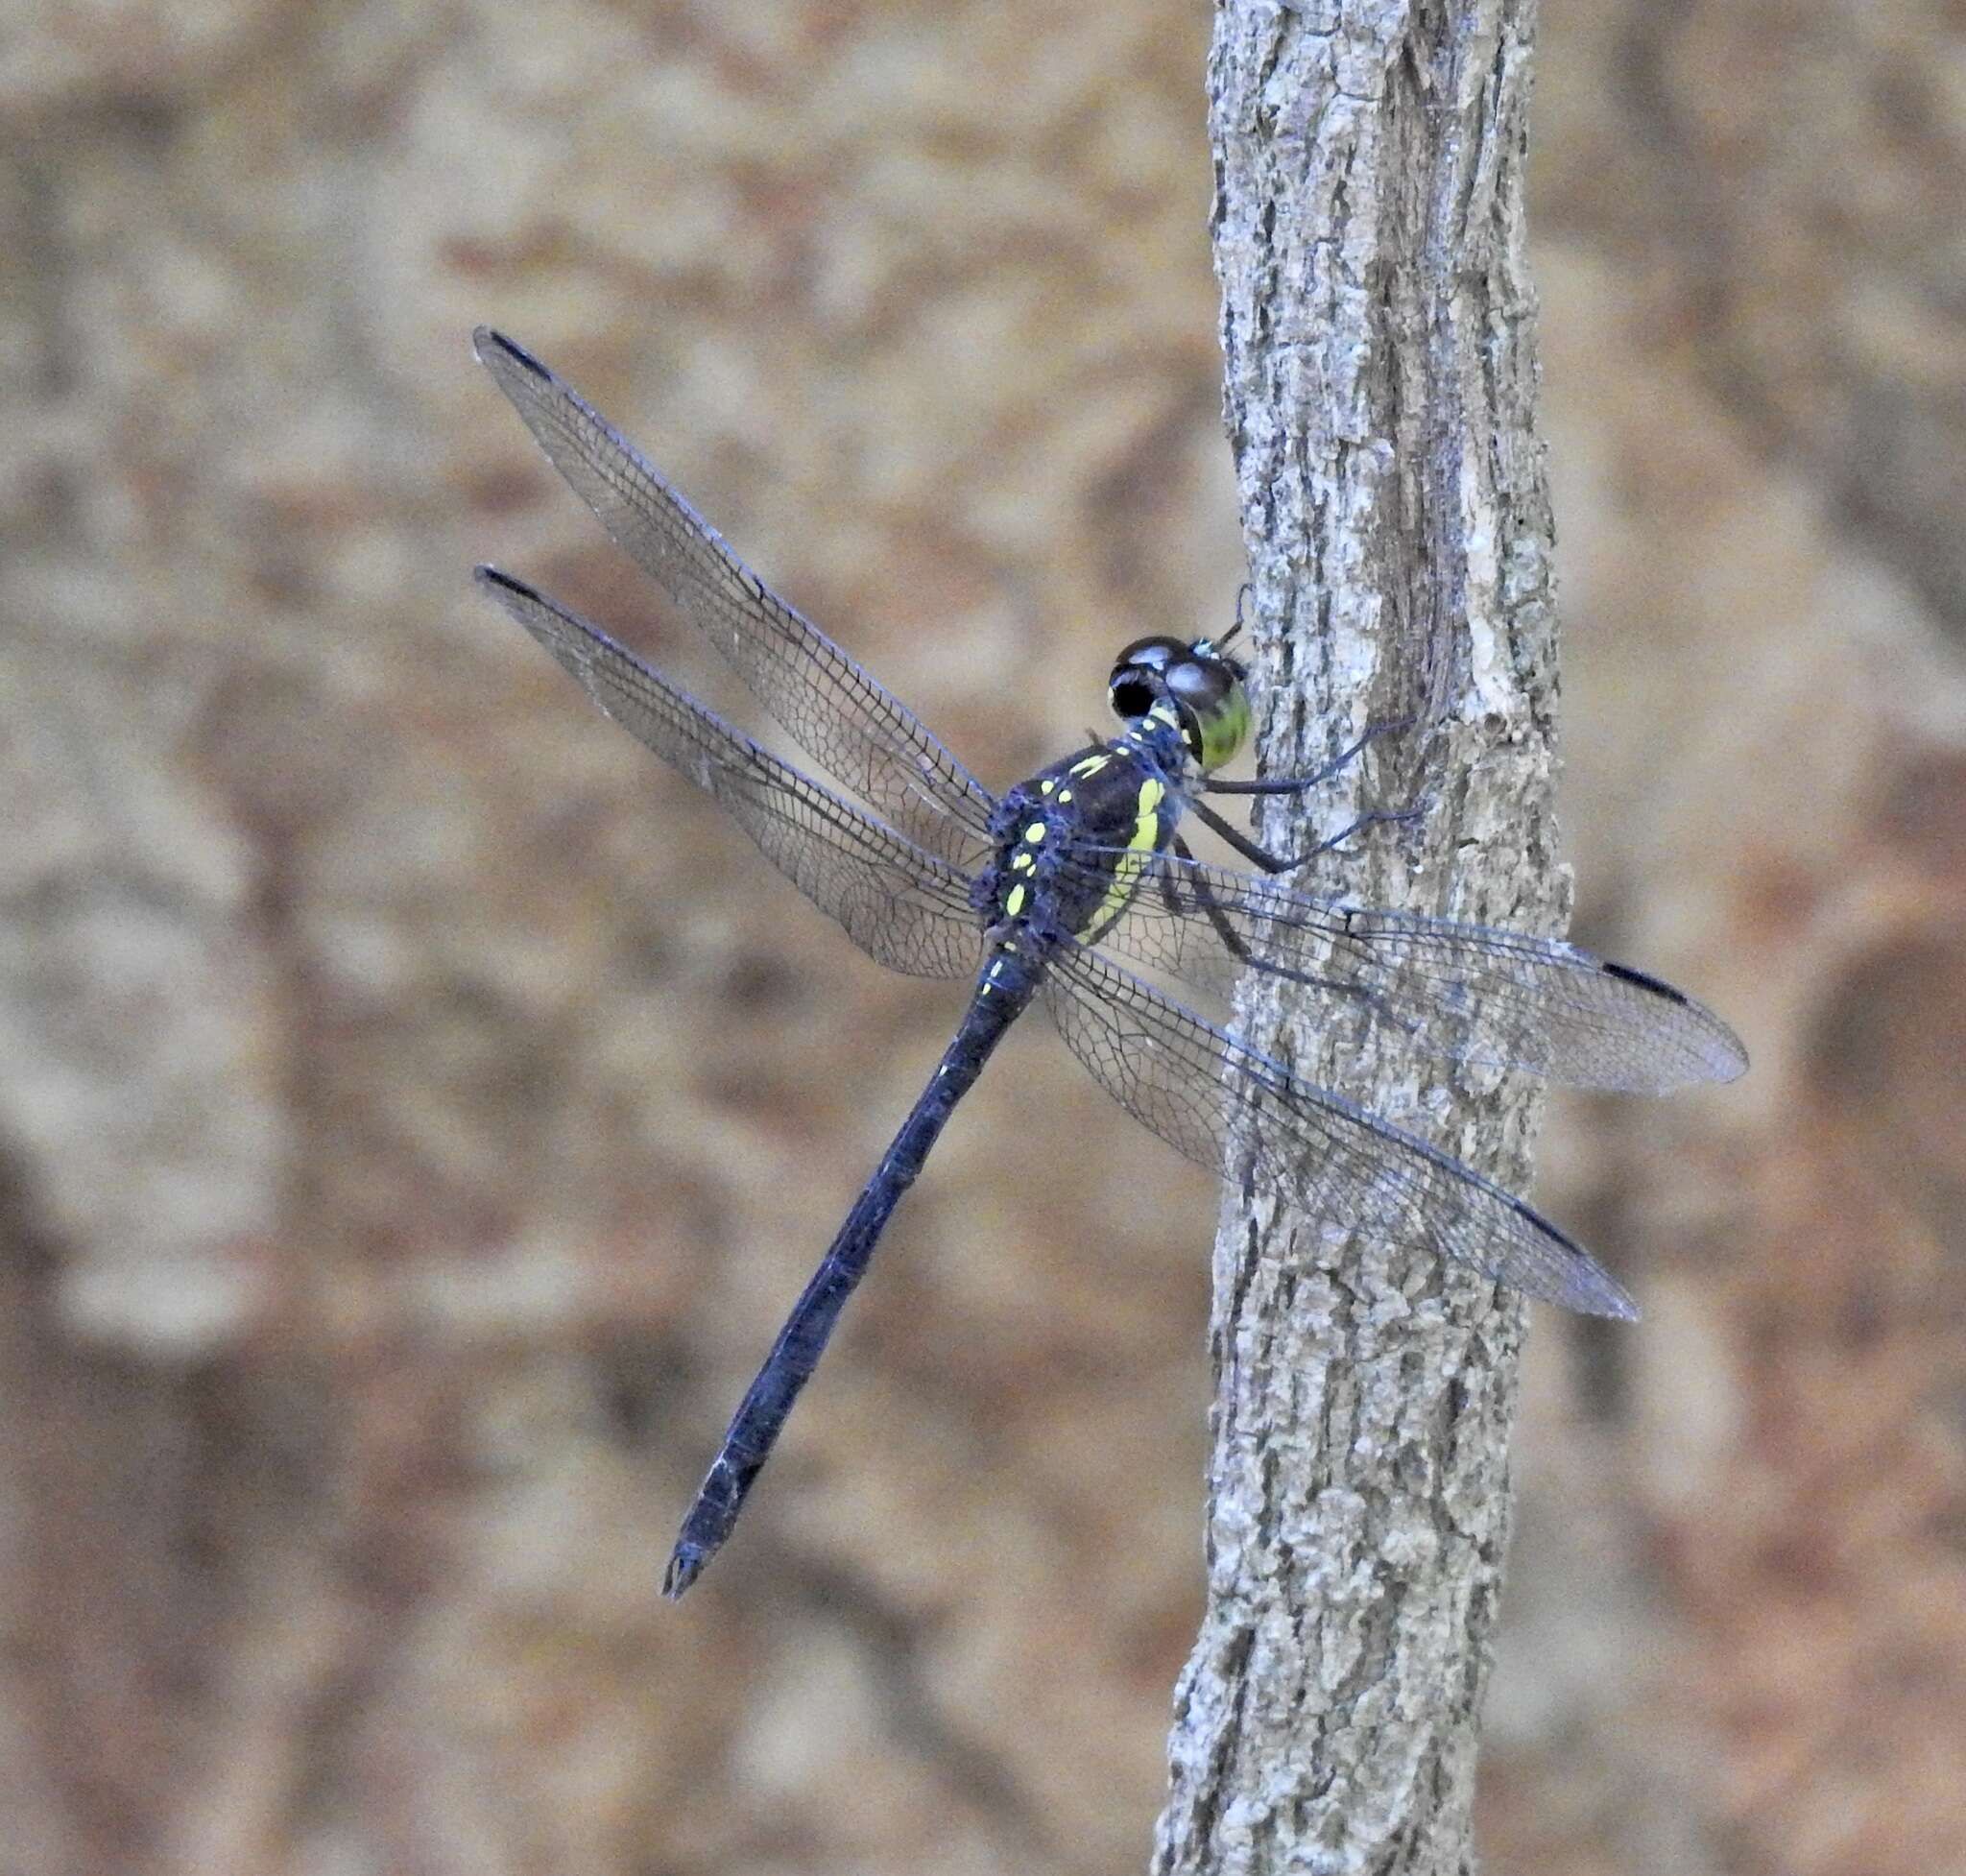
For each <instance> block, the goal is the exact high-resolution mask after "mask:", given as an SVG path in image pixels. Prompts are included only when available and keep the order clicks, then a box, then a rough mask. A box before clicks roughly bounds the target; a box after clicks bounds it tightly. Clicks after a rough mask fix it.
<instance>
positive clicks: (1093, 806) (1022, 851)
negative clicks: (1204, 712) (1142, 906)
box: [971, 706, 1191, 948]
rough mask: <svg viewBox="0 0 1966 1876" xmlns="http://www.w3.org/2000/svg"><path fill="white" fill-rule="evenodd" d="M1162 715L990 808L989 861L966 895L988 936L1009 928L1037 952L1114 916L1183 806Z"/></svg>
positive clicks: (1179, 774) (1175, 748)
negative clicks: (994, 929) (1034, 945)
mask: <svg viewBox="0 0 1966 1876" xmlns="http://www.w3.org/2000/svg"><path fill="white" fill-rule="evenodd" d="M1162 709H1163V706H1156V707H1155V710H1150V711H1149V712H1148V715H1147V716H1146V717H1145V718H1144V719H1143V720H1142V721H1141V722H1139V723H1138V724H1135V725H1133V726H1132V727H1131V728H1130V729H1129V730H1128V732H1127V734H1125V735H1124V736H1119V737H1115V739H1114V740H1113V741H1111V742H1104V743H1094V744H1092V745H1091V747H1090V748H1087V749H1083V750H1080V751H1079V752H1078V753H1077V754H1076V755H1074V756H1067V758H1065V759H1064V760H1063V761H1062V762H1056V763H1054V764H1053V765H1052V766H1051V767H1050V768H1048V769H1044V770H1042V771H1041V772H1040V773H1039V774H1037V775H1034V776H1033V777H1032V778H1031V779H1030V781H1028V782H1020V783H1019V785H1018V786H1017V787H1015V788H1013V789H1011V790H1010V791H1009V792H1008V793H1007V794H1006V795H1005V796H1004V797H1003V799H1002V800H1001V801H1000V802H998V803H997V806H996V811H995V815H994V816H993V817H992V821H991V834H992V837H993V839H994V841H995V855H994V857H993V858H992V860H991V862H990V864H989V865H988V866H987V867H985V868H984V870H983V871H982V873H981V874H979V875H978V876H977V878H976V880H975V881H974V884H973V886H972V887H971V891H972V894H973V900H972V902H973V903H974V905H975V907H976V910H977V912H978V913H979V914H980V915H981V916H982V919H983V922H984V924H985V926H986V927H994V926H997V925H998V924H999V923H1007V924H1014V925H1016V926H1019V927H1020V928H1022V929H1024V930H1026V931H1028V932H1029V933H1030V935H1031V936H1032V937H1033V938H1035V939H1036V940H1037V941H1038V943H1039V945H1040V947H1041V948H1042V947H1043V946H1044V945H1045V944H1046V943H1047V942H1049V941H1051V940H1054V939H1058V938H1066V937H1071V938H1078V939H1081V940H1085V939H1090V938H1091V937H1094V936H1096V935H1097V933H1098V932H1100V931H1102V930H1103V929H1104V928H1105V927H1106V926H1109V925H1111V924H1112V922H1113V921H1114V919H1115V918H1116V917H1117V916H1118V914H1119V912H1120V911H1121V910H1122V909H1123V908H1124V907H1125V905H1126V903H1127V902H1128V901H1129V900H1130V899H1131V898H1132V896H1133V892H1134V890H1135V889H1136V887H1137V886H1138V884H1139V879H1140V877H1141V873H1142V870H1143V868H1144V867H1145V866H1146V864H1147V862H1148V861H1149V859H1150V858H1151V857H1152V856H1153V855H1154V854H1157V853H1159V852H1160V851H1161V850H1162V849H1163V848H1164V847H1165V846H1166V844H1167V842H1168V840H1169V838H1170V837H1171V836H1172V834H1173V831H1174V828H1175V825H1176V823H1177V822H1178V821H1179V820H1180V818H1181V812H1182V808H1183V806H1184V805H1185V790H1184V787H1183V782H1184V781H1185V779H1186V777H1187V774H1188V773H1190V772H1191V765H1190V762H1189V758H1188V755H1187V748H1186V746H1185V744H1184V743H1183V741H1182V738H1181V735H1180V733H1179V731H1178V730H1177V729H1176V728H1175V727H1174V726H1173V724H1172V722H1171V721H1170V720H1167V719H1165V718H1163V717H1162V716H1161V715H1160V713H1159V712H1160V711H1161V710H1162Z"/></svg>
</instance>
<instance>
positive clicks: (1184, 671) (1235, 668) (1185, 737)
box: [1107, 637, 1252, 774]
mask: <svg viewBox="0 0 1966 1876" xmlns="http://www.w3.org/2000/svg"><path fill="white" fill-rule="evenodd" d="M1243 677H1244V671H1243V667H1242V665H1241V664H1240V663H1239V662H1238V661H1236V660H1235V659H1233V658H1231V657H1229V656H1228V654H1227V653H1225V652H1224V651H1223V650H1222V649H1221V647H1220V645H1218V644H1217V643H1216V642H1215V641H1214V640H1213V639H1210V638H1194V639H1185V638H1170V637H1151V638H1136V639H1135V640H1134V642H1133V643H1132V644H1130V645H1128V646H1127V648H1126V649H1125V650H1124V651H1123V652H1121V653H1120V654H1119V657H1118V659H1117V660H1116V661H1115V663H1114V666H1113V675H1112V677H1111V678H1109V679H1108V680H1107V695H1108V697H1109V698H1110V699H1111V701H1112V704H1113V711H1114V714H1115V716H1117V717H1118V718H1119V719H1120V721H1121V722H1123V723H1124V724H1126V726H1127V728H1128V730H1129V731H1138V729H1139V727H1140V726H1141V725H1142V724H1144V723H1146V722H1148V721H1149V720H1150V719H1152V718H1154V717H1156V716H1157V715H1159V716H1160V717H1161V718H1162V720H1163V721H1166V722H1168V723H1170V724H1172V725H1173V726H1174V727H1175V728H1176V729H1178V730H1179V731H1180V734H1181V740H1182V742H1183V744H1184V745H1185V746H1186V748H1187V754H1188V756H1189V757H1190V758H1191V759H1192V760H1193V761H1194V762H1195V763H1196V765H1197V766H1198V767H1200V768H1201V770H1202V771H1203V772H1204V773H1205V774H1208V773H1212V772H1213V771H1214V770H1216V769H1219V768H1220V767H1221V766H1222V765H1223V763H1225V762H1227V761H1229V760H1231V759H1232V758H1234V757H1235V754H1236V752H1237V751H1238V750H1240V749H1241V747H1242V745H1243V744H1244V743H1245V742H1247V741H1248V740H1249V731H1250V723H1251V720H1252V719H1251V712H1250V708H1249V693H1248V692H1247V690H1245V689H1244V688H1243Z"/></svg>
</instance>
